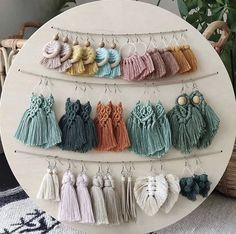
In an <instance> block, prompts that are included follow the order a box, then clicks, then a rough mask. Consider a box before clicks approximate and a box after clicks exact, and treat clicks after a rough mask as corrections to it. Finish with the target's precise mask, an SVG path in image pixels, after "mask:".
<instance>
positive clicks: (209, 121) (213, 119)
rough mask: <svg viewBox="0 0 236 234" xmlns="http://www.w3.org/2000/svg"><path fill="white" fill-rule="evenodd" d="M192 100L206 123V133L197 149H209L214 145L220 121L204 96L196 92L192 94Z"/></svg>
mask: <svg viewBox="0 0 236 234" xmlns="http://www.w3.org/2000/svg"><path fill="white" fill-rule="evenodd" d="M190 100H191V103H192V105H193V106H194V109H197V110H199V112H200V113H201V115H202V117H203V119H204V122H205V131H204V133H203V134H202V135H201V137H200V138H199V140H198V142H197V148H198V149H203V148H207V147H208V146H209V145H210V144H211V143H212V140H213V138H214V137H215V135H216V133H217V131H218V129H219V125H220V119H219V117H218V116H217V115H216V113H215V112H214V110H213V109H212V108H211V107H210V106H209V105H208V104H207V102H206V100H205V99H204V96H203V94H202V93H200V92H199V91H198V90H195V91H193V92H192V93H191V94H190Z"/></svg>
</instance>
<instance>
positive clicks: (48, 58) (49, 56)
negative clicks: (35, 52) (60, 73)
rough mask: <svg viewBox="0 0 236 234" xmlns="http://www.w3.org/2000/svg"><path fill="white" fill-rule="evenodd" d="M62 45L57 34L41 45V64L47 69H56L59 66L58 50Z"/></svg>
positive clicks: (59, 50)
mask: <svg viewBox="0 0 236 234" xmlns="http://www.w3.org/2000/svg"><path fill="white" fill-rule="evenodd" d="M61 49H62V45H61V43H60V41H59V36H58V34H56V35H55V36H54V37H53V40H52V41H50V42H48V43H47V44H46V45H45V46H44V47H43V59H42V60H41V61H40V63H41V64H42V65H44V66H45V67H46V68H49V69H56V68H58V67H60V66H61V58H60V52H61Z"/></svg>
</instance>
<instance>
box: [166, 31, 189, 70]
mask: <svg viewBox="0 0 236 234" xmlns="http://www.w3.org/2000/svg"><path fill="white" fill-rule="evenodd" d="M172 40H174V43H175V46H172V47H171V48H170V51H171V53H172V54H173V56H174V57H175V59H176V61H177V63H178V64H179V67H180V69H179V72H178V73H179V74H182V73H185V72H189V71H190V70H191V66H190V64H189V63H188V60H187V59H186V58H185V56H184V54H183V52H182V50H181V47H180V45H179V43H178V41H177V39H176V35H175V34H173V37H172Z"/></svg>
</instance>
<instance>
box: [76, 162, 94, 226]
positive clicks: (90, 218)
mask: <svg viewBox="0 0 236 234" xmlns="http://www.w3.org/2000/svg"><path fill="white" fill-rule="evenodd" d="M85 169H86V168H85V166H84V164H82V170H81V173H80V174H79V175H78V177H77V182H76V187H77V198H78V202H79V206H80V213H81V221H80V223H87V224H94V223H95V220H94V215H93V209H92V203H91V198H90V194H89V191H88V182H89V181H88V180H89V178H88V176H87V175H86V171H85Z"/></svg>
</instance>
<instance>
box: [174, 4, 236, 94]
mask: <svg viewBox="0 0 236 234" xmlns="http://www.w3.org/2000/svg"><path fill="white" fill-rule="evenodd" d="M177 2H178V7H179V11H180V14H181V16H182V17H183V18H184V19H185V20H186V21H187V22H189V23H190V24H192V25H193V26H194V27H195V28H197V29H198V30H199V31H200V32H203V31H204V30H205V29H206V27H207V26H208V24H209V23H212V22H213V21H216V20H222V21H225V22H226V23H227V24H228V25H229V27H230V29H231V35H230V37H229V39H228V42H227V43H226V45H225V47H224V50H223V51H222V53H221V59H222V60H223V62H224V64H225V66H226V68H227V70H228V72H229V74H230V77H231V81H232V83H233V87H234V90H235V91H236V76H235V72H236V1H235V0H177ZM219 37H220V32H216V33H215V34H214V35H213V36H212V37H211V38H210V40H212V41H217V40H218V39H219Z"/></svg>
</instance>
